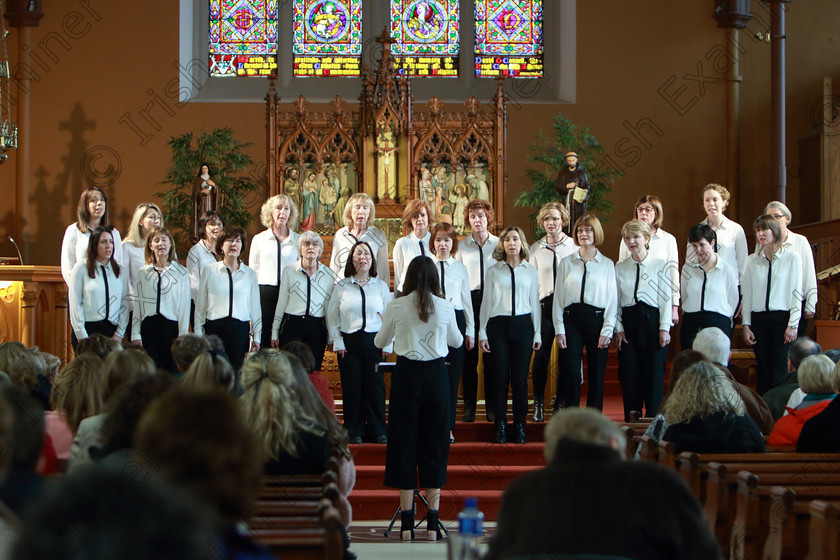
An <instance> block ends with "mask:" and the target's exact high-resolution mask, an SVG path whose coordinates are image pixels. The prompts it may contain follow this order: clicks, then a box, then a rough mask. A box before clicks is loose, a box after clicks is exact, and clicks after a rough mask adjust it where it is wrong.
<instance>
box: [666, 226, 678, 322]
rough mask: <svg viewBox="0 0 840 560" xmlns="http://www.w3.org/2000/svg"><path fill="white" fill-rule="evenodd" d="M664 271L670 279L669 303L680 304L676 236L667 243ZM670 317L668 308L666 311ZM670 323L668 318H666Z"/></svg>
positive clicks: (675, 305)
mask: <svg viewBox="0 0 840 560" xmlns="http://www.w3.org/2000/svg"><path fill="white" fill-rule="evenodd" d="M665 271H666V272H667V278H668V280H669V281H670V286H669V288H670V291H671V294H672V296H671V305H672V306H674V307H677V306H679V305H680V253H679V249H677V238H676V237H671V238H670V239H669V243H668V251H667V253H666V258H665ZM668 313H669V317H670V310H669V311H668ZM668 321H669V323H670V319H668Z"/></svg>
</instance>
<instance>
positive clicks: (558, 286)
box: [551, 259, 569, 336]
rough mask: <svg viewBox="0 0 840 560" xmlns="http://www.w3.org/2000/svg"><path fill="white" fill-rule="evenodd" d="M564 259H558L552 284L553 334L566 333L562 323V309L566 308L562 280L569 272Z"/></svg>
mask: <svg viewBox="0 0 840 560" xmlns="http://www.w3.org/2000/svg"><path fill="white" fill-rule="evenodd" d="M566 262H567V261H566V259H563V260H561V261H560V268H559V269H558V270H557V282H555V284H554V301H553V302H552V305H551V312H552V313H551V315H552V317H551V318H552V321H553V322H554V336H557V335H558V334H566V325H564V324H563V309H565V308H566V302H565V301H564V296H565V295H566V293H565V290H564V289H563V284H564V280H565V278H566V275H567V274H568V273H569V269H568V267H567V266H566Z"/></svg>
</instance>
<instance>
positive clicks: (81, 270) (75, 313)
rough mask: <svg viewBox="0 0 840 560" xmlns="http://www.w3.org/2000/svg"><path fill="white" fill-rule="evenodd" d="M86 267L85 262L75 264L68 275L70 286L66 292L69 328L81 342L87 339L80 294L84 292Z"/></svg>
mask: <svg viewBox="0 0 840 560" xmlns="http://www.w3.org/2000/svg"><path fill="white" fill-rule="evenodd" d="M86 275H87V267H86V266H85V262H84V261H82V262H77V263H76V264H75V265H74V266H73V270H72V272H71V273H70V286H69V288H70V289H69V290H68V296H69V297H68V303H69V305H70V326H72V327H73V332H74V333H76V338H77V339H79V340H82V339H84V338H87V337H88V333H87V330H85V308H84V305H83V304H82V297H83V296H82V294H83V293H84V290H85V276H86Z"/></svg>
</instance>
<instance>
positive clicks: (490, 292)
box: [478, 268, 496, 340]
mask: <svg viewBox="0 0 840 560" xmlns="http://www.w3.org/2000/svg"><path fill="white" fill-rule="evenodd" d="M495 276H496V272H495V268H488V269H487V272H486V273H485V276H484V294H483V295H482V297H481V308H480V309H479V312H478V340H487V322H488V321H489V320H490V306H491V303H490V302H491V300H492V299H493V296H494V295H495V293H494V292H495V291H496V278H495Z"/></svg>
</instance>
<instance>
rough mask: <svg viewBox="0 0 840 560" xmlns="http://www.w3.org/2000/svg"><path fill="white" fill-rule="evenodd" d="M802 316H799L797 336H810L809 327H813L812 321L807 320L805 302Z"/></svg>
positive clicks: (803, 301)
mask: <svg viewBox="0 0 840 560" xmlns="http://www.w3.org/2000/svg"><path fill="white" fill-rule="evenodd" d="M800 309H802V315H800V316H799V326H798V327H797V329H796V336H797V337H800V336H808V327H810V326H811V319H806V318H805V300H804V299H803V300H802V307H801V308H800Z"/></svg>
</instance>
